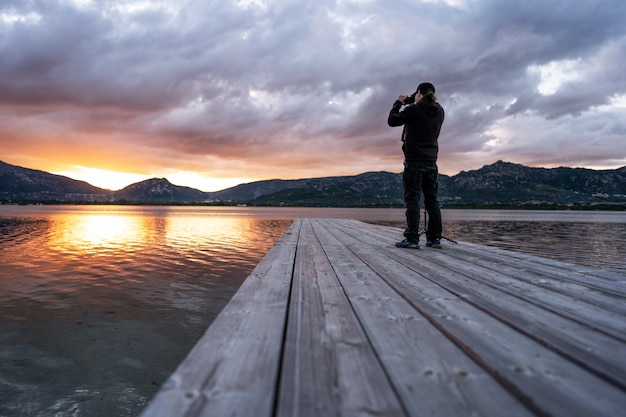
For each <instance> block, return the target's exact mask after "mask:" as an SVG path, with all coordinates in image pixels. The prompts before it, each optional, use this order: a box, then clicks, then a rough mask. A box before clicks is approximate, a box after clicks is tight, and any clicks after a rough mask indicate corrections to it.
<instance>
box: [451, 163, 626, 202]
mask: <svg viewBox="0 0 626 417" xmlns="http://www.w3.org/2000/svg"><path fill="white" fill-rule="evenodd" d="M441 194H442V196H443V197H444V198H443V201H448V202H462V203H465V204H513V205H518V204H537V203H558V204H573V203H581V204H589V203H616V202H622V203H623V202H625V201H626V167H622V168H619V169H614V170H601V171H598V170H592V169H585V168H563V167H561V168H549V169H548V168H529V167H525V166H523V165H519V164H512V163H509V162H503V161H498V162H496V163H494V164H492V165H485V166H484V167H482V168H480V169H478V170H475V171H467V172H465V171H462V172H460V173H458V174H457V175H455V176H454V177H452V178H451V181H449V182H448V183H446V184H445V187H442V190H441Z"/></svg>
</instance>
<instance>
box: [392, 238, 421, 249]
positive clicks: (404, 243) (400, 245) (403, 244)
mask: <svg viewBox="0 0 626 417" xmlns="http://www.w3.org/2000/svg"><path fill="white" fill-rule="evenodd" d="M396 248H406V249H419V248H420V244H419V243H417V242H415V243H414V242H409V241H408V240H406V239H404V240H403V241H402V242H396Z"/></svg>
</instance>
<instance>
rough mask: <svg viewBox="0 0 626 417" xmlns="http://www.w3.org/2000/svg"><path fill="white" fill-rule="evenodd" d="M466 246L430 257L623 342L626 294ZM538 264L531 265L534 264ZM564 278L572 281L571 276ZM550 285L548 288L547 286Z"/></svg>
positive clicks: (625, 333) (489, 251)
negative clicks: (456, 264)
mask: <svg viewBox="0 0 626 417" xmlns="http://www.w3.org/2000/svg"><path fill="white" fill-rule="evenodd" d="M375 239H379V237H378V236H377V237H375ZM465 246H466V244H462V245H459V246H454V247H452V248H451V249H447V250H446V251H445V253H443V252H434V253H433V254H431V255H432V256H433V257H437V256H439V258H440V259H441V262H442V263H446V264H447V263H449V259H450V256H453V257H454V259H455V260H459V261H460V260H462V259H464V260H466V261H467V262H466V263H465V264H463V265H462V266H460V267H459V269H463V270H466V271H469V270H473V271H475V273H474V275H473V277H474V279H477V280H482V282H486V283H489V284H490V285H495V286H498V287H499V288H501V289H502V290H503V291H506V292H509V293H510V294H514V295H517V296H520V297H524V298H525V299H526V300H527V301H529V302H531V303H535V304H536V305H538V306H540V307H543V308H550V309H552V310H553V311H554V312H556V313H557V314H562V315H564V316H565V317H569V318H572V319H574V320H578V321H579V322H582V323H586V322H590V320H589V315H593V316H594V318H595V320H593V321H592V323H593V325H594V326H595V328H596V329H597V330H599V331H604V332H608V334H610V335H612V336H613V337H616V338H619V339H623V340H626V321H625V320H624V315H625V314H626V302H624V301H626V294H624V296H619V295H618V292H617V291H614V290H615V287H613V288H612V289H609V290H607V289H599V288H598V286H597V285H595V284H593V283H591V284H589V283H588V282H587V283H584V284H583V283H578V284H572V283H571V280H568V281H565V282H564V280H563V278H562V272H561V271H559V274H558V275H556V276H553V275H549V273H550V271H551V270H543V269H538V270H534V269H526V268H525V267H522V266H520V265H519V264H518V263H514V264H512V265H511V262H510V259H508V258H500V259H497V261H496V260H494V259H493V257H492V253H491V250H486V249H485V248H484V247H481V250H480V251H478V252H477V251H472V252H468V250H467V248H466V247H465ZM450 251H452V252H450ZM498 252H501V251H498ZM511 256H513V254H511ZM537 259H538V258H537ZM537 263H538V262H534V264H537ZM561 264H563V268H564V269H565V268H570V267H576V268H578V269H580V267H578V266H572V265H569V264H565V263H561ZM513 265H514V266H513ZM481 267H482V268H481ZM503 272H506V274H504V273H503ZM567 276H568V277H570V278H571V274H568V275H567ZM549 283H551V285H548V284H549ZM587 285H588V286H587ZM594 287H595V288H594ZM555 293H556V294H555Z"/></svg>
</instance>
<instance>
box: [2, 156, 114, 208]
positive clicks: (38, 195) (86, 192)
mask: <svg viewBox="0 0 626 417" xmlns="http://www.w3.org/2000/svg"><path fill="white" fill-rule="evenodd" d="M110 194H111V191H109V190H105V189H102V188H98V187H94V186H93V185H90V184H88V183H86V182H84V181H77V180H73V179H71V178H67V177H64V176H62V175H55V174H50V173H48V172H44V171H38V170H35V169H28V168H22V167H18V166H15V165H9V164H6V163H4V162H2V161H0V201H2V200H4V201H8V200H13V201H39V202H46V201H67V202H75V201H88V202H96V201H98V202H104V201H108V200H109V199H110Z"/></svg>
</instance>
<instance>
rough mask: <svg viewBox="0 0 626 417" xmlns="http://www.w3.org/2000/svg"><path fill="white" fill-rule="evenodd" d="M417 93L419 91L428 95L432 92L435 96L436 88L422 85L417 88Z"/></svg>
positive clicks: (430, 85)
mask: <svg viewBox="0 0 626 417" xmlns="http://www.w3.org/2000/svg"><path fill="white" fill-rule="evenodd" d="M417 91H419V92H420V93H422V94H426V93H429V92H432V93H433V94H434V93H435V86H434V85H432V84H431V83H421V84H420V85H418V86H417Z"/></svg>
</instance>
